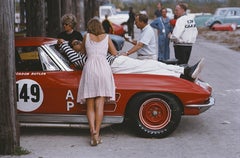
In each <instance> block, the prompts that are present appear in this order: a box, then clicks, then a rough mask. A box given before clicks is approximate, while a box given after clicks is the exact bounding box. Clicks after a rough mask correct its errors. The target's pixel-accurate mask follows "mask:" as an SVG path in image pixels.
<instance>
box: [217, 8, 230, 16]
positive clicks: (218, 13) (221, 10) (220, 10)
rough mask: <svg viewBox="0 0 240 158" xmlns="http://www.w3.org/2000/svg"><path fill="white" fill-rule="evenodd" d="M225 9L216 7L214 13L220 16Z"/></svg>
mask: <svg viewBox="0 0 240 158" xmlns="http://www.w3.org/2000/svg"><path fill="white" fill-rule="evenodd" d="M226 11H227V9H217V10H216V12H215V14H214V15H217V16H222V15H224V14H225V13H226Z"/></svg>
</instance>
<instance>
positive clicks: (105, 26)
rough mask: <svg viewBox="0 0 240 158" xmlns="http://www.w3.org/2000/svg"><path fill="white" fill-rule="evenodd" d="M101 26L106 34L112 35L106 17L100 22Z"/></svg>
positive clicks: (111, 29) (111, 28) (109, 23)
mask: <svg viewBox="0 0 240 158" xmlns="http://www.w3.org/2000/svg"><path fill="white" fill-rule="evenodd" d="M102 26H103V28H104V30H105V32H106V33H111V34H112V33H113V27H112V25H111V22H110V21H109V20H108V15H105V19H104V20H103V21H102Z"/></svg>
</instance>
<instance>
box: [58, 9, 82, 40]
mask: <svg viewBox="0 0 240 158" xmlns="http://www.w3.org/2000/svg"><path fill="white" fill-rule="evenodd" d="M61 22H62V25H63V28H64V31H63V32H61V33H59V34H58V36H57V38H59V39H64V40H65V41H70V40H73V39H77V40H80V41H82V40H83V37H82V34H81V33H80V32H78V31H76V30H74V28H75V26H76V24H77V20H76V17H75V16H74V15H73V14H65V15H63V16H62V18H61Z"/></svg>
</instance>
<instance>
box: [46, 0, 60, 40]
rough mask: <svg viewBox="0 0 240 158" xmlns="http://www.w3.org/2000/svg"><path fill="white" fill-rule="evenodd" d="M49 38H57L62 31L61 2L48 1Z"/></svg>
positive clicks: (56, 0) (57, 0)
mask: <svg viewBox="0 0 240 158" xmlns="http://www.w3.org/2000/svg"><path fill="white" fill-rule="evenodd" d="M47 13H48V14H47V17H48V18H47V26H46V28H47V36H49V37H57V35H58V34H59V32H60V31H61V2H60V1H59V0H47Z"/></svg>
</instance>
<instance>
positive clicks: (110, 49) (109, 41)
mask: <svg viewBox="0 0 240 158" xmlns="http://www.w3.org/2000/svg"><path fill="white" fill-rule="evenodd" d="M108 51H109V52H110V53H111V54H112V55H117V54H118V52H117V50H116V48H115V46H114V44H113V42H112V40H111V38H110V37H108Z"/></svg>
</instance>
